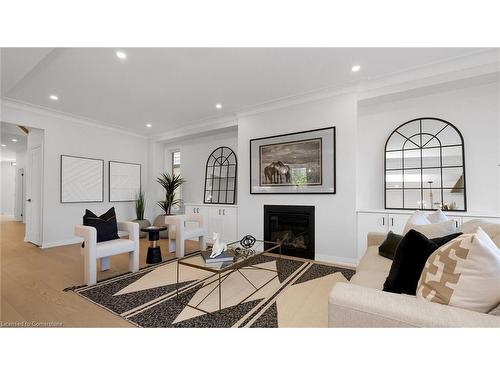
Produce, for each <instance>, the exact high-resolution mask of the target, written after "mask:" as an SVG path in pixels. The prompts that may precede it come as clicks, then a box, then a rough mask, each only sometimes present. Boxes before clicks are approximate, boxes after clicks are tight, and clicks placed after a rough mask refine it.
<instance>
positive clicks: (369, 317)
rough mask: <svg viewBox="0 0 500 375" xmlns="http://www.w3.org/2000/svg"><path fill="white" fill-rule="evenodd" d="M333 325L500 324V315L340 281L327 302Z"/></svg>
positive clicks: (457, 325) (467, 325) (489, 325)
mask: <svg viewBox="0 0 500 375" xmlns="http://www.w3.org/2000/svg"><path fill="white" fill-rule="evenodd" d="M328 321H329V324H328V325H329V326H330V327H358V328H361V327H458V328H460V327H500V318H499V317H498V316H493V315H488V314H482V313H479V312H476V311H469V310H464V309H460V308H457V307H452V306H447V305H441V304H439V303H434V302H428V301H424V300H421V299H417V298H416V297H415V296H409V295H405V294H395V293H389V292H383V291H381V290H378V289H372V288H366V287H362V286H359V285H355V284H347V283H337V284H335V286H334V287H333V289H332V291H331V293H330V298H329V304H328Z"/></svg>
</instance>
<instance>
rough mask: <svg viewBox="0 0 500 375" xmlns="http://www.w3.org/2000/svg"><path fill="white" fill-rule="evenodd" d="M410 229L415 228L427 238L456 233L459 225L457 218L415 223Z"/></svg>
mask: <svg viewBox="0 0 500 375" xmlns="http://www.w3.org/2000/svg"><path fill="white" fill-rule="evenodd" d="M410 229H415V230H416V231H417V232H420V233H422V234H423V235H424V236H425V237H427V238H436V237H443V236H447V235H449V234H452V233H455V232H456V231H457V226H456V224H455V220H448V221H443V222H441V223H436V224H425V225H416V224H413V225H412V226H411V227H410ZM410 229H408V230H410Z"/></svg>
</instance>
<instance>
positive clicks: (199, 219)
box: [187, 213, 205, 228]
mask: <svg viewBox="0 0 500 375" xmlns="http://www.w3.org/2000/svg"><path fill="white" fill-rule="evenodd" d="M187 221H191V222H195V223H198V228H205V220H204V216H203V214H193V213H190V214H188V215H187Z"/></svg>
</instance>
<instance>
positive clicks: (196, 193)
mask: <svg viewBox="0 0 500 375" xmlns="http://www.w3.org/2000/svg"><path fill="white" fill-rule="evenodd" d="M221 146H227V147H229V148H231V149H232V150H233V151H234V152H235V154H236V156H238V131H237V130H236V129H231V130H228V131H224V132H220V131H218V132H217V133H216V134H213V135H205V136H200V137H191V138H188V139H183V140H181V141H177V142H172V143H169V144H167V145H166V160H167V162H166V168H167V170H168V172H171V167H170V166H171V165H172V164H171V155H170V153H171V152H173V151H176V150H179V151H180V152H181V175H182V177H184V178H185V179H186V182H185V183H184V185H182V199H183V201H184V203H203V188H204V184H205V166H206V163H207V159H208V157H209V156H210V154H211V153H212V151H214V150H215V149H216V148H217V147H221ZM238 167H239V165H238ZM236 203H238V202H236Z"/></svg>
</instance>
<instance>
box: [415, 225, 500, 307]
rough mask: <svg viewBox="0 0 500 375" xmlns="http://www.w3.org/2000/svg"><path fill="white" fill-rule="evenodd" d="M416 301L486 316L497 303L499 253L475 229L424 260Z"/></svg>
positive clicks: (499, 277) (499, 279)
mask: <svg viewBox="0 0 500 375" xmlns="http://www.w3.org/2000/svg"><path fill="white" fill-rule="evenodd" d="M417 298H419V299H425V300H428V301H431V302H437V303H441V304H443V305H450V306H456V307H461V308H463V309H469V310H474V311H478V312H483V313H487V312H489V311H491V310H492V309H493V308H495V307H496V306H497V305H498V304H499V303H500V250H499V249H498V247H497V246H496V245H495V244H494V243H493V241H492V240H491V238H490V237H489V236H488V235H487V234H486V233H485V232H484V231H483V230H482V229H481V228H478V229H477V231H476V233H472V234H462V235H461V236H459V237H457V238H456V239H454V240H452V241H450V242H448V243H447V244H445V245H443V246H441V247H440V248H439V249H437V250H436V251H435V252H434V253H432V255H431V256H430V257H429V259H427V263H426V264H425V267H424V269H423V271H422V274H421V276H420V280H419V282H418V287H417Z"/></svg>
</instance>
